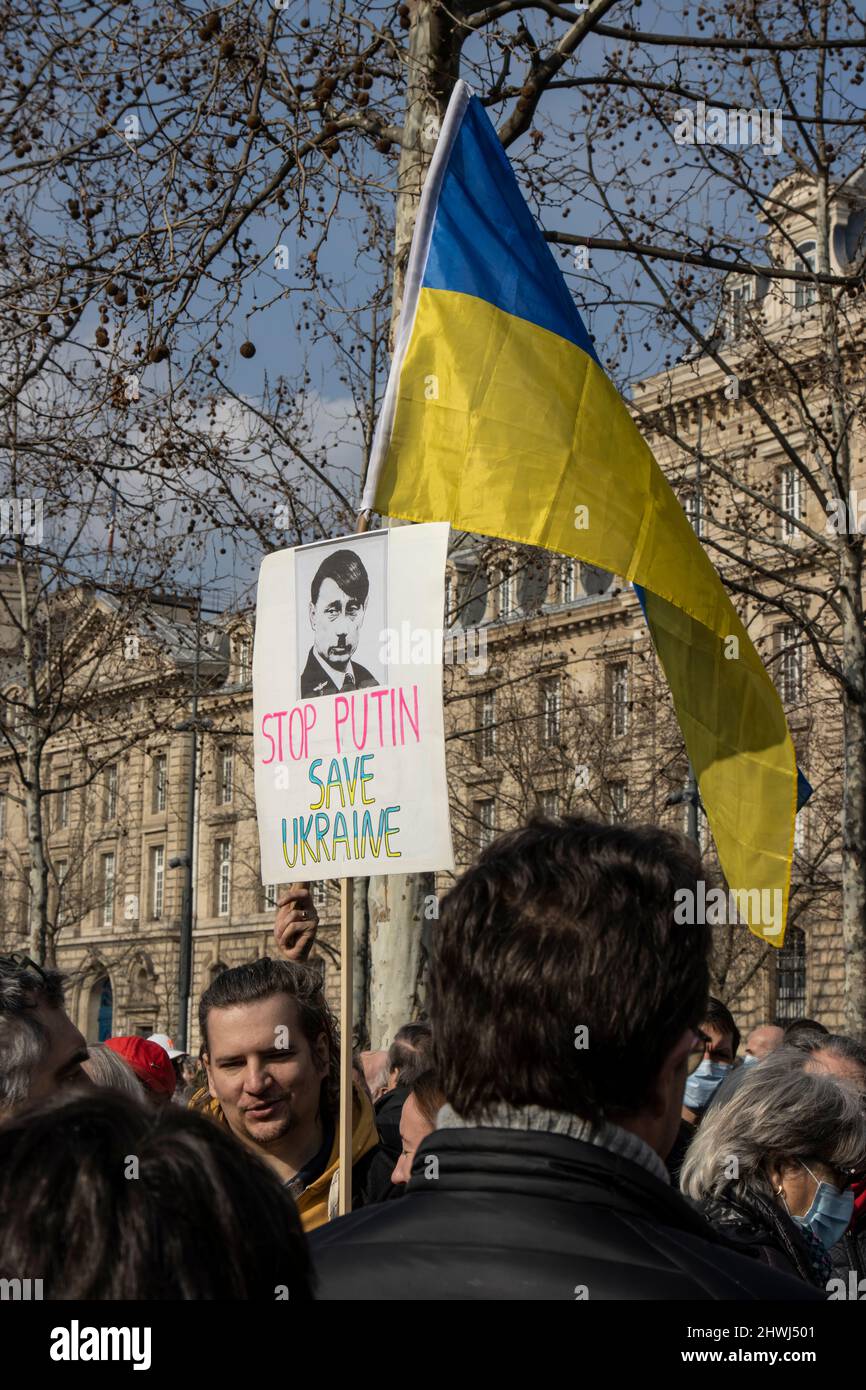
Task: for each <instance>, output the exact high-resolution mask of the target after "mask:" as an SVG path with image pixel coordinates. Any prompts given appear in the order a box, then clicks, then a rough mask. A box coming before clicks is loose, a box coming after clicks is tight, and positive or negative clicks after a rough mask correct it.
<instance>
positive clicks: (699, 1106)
mask: <svg viewBox="0 0 866 1390" xmlns="http://www.w3.org/2000/svg"><path fill="white" fill-rule="evenodd" d="M730 1070H731V1064H730V1062H713V1061H711V1060H710V1058H709V1057H705V1058H704V1060H703V1061H702V1062H701V1064H700V1066H699V1067H698V1068H697V1069H696V1070H695V1071H693V1072H692V1074H691V1076H689V1077H687V1078H686V1089H685V1093H684V1095H683V1099H684V1101H685V1103H686V1105H687V1106H688V1108H689V1110H706V1108H707V1106H708V1105H709V1103H710V1101H711V1100H712V1098H713V1096H714V1095H715V1093H716V1091H717V1090H718V1087H719V1086H720V1084H721V1083H722V1081H724V1079H725V1077H726V1076H727V1074H728V1072H729V1071H730Z"/></svg>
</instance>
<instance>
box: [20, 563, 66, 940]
mask: <svg viewBox="0 0 866 1390" xmlns="http://www.w3.org/2000/svg"><path fill="white" fill-rule="evenodd" d="M17 570H18V589H19V603H20V605H21V608H20V619H19V621H20V624H21V656H22V660H23V662H24V670H25V672H26V685H27V709H26V713H25V716H24V719H25V733H24V738H25V742H26V752H25V759H24V762H25V769H26V771H25V780H24V811H25V815H26V818H27V849H28V854H29V859H30V867H29V872H28V883H29V888H30V893H29V902H28V908H27V935H28V939H29V943H30V944H29V948H28V949H29V951H30V955H31V956H32V958H33V959H34V960H35V961H37V962H38V964H39V965H52V966H53V965H55V964H56V961H55V958H54V938H53V935H52V936H49V932H48V862H47V860H46V857H45V825H44V818H43V804H44V798H43V795H42V749H43V744H42V731H41V728H40V725H39V719H38V709H39V705H38V700H39V692H38V689H37V684H36V669H35V659H36V652H35V647H34V642H33V627H32V621H31V617H32V615H31V612H30V594H29V592H28V588H27V568H26V565H25V562H24V560H23V558H22V557H21V556H20V555H19V558H18V561H17Z"/></svg>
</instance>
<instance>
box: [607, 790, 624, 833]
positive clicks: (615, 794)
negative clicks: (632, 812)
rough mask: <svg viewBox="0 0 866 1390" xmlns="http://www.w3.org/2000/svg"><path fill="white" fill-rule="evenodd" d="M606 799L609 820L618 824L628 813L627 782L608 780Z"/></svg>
mask: <svg viewBox="0 0 866 1390" xmlns="http://www.w3.org/2000/svg"><path fill="white" fill-rule="evenodd" d="M607 799H608V805H609V807H610V818H611V821H612V822H613V823H614V825H618V824H619V822H620V821H624V820H625V818H626V816H627V815H628V784H627V783H626V782H608V784H607Z"/></svg>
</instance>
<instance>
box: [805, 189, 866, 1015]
mask: <svg viewBox="0 0 866 1390" xmlns="http://www.w3.org/2000/svg"><path fill="white" fill-rule="evenodd" d="M830 196H831V195H830V188H829V183H828V177H827V174H826V172H822V174H821V175H820V176H819V178H818V185H817V205H816V217H815V222H816V233H817V235H816V263H817V269H818V271H819V272H820V273H823V274H828V273H829V271H830ZM818 293H819V304H820V310H821V341H822V344H823V348H824V352H825V354H826V359H827V363H828V367H829V380H828V383H827V386H828V396H829V404H830V411H831V419H832V436H833V440H834V443H835V446H836V448H835V467H834V473H835V477H836V482H837V486H838V488H839V493H840V496H841V498H842V499H843V500H844V501H846V502H847V500H848V496H849V494H850V490H851V487H852V483H853V478H852V460H851V442H850V433H849V428H850V427H849V420H850V419H851V418H852V414H851V412H850V411H849V408H848V402H847V399H846V398H847V390H846V383H845V365H844V363H843V361H842V355H841V353H840V351H839V330H840V325H839V316H838V310H837V307H836V304H835V303H834V300H833V295H832V292H831V291H830V289H829V287H828V286H826V285H821V286H820V288H819V292H818ZM838 541H839V582H840V589H841V607H842V668H843V686H842V710H843V738H844V746H843V764H844V771H843V778H842V939H843V941H844V945H845V1027H846V1029H847V1031H848V1032H849V1033H852V1034H853V1035H854V1036H855V1037H862V1035H863V1033H864V1030H866V881H864V868H866V865H864V845H866V633H864V628H863V540H862V538H861V537H860V536H859V535H843V536H839V537H838Z"/></svg>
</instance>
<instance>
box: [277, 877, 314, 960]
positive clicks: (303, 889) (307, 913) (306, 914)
mask: <svg viewBox="0 0 866 1390" xmlns="http://www.w3.org/2000/svg"><path fill="white" fill-rule="evenodd" d="M318 929H319V914H318V912H317V911H316V908H315V904H314V903H313V899H312V897H311V895H310V892H309V889H308V888H307V885H306V883H295V884H293V885H292V886H291V887H290V888H288V889H287V890H286V892H285V893H284V894H283V896H282V897H281V898H280V901H279V902H278V903H277V915H276V919H275V921H274V941H275V943H276V945H277V947H278V949H279V952H280V955H281V956H282V957H283V959H284V960H300V961H304V960H306V959H307V956H308V955H309V954H310V951H311V950H312V949H313V945H314V944H315V940H316V932H317V931H318Z"/></svg>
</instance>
